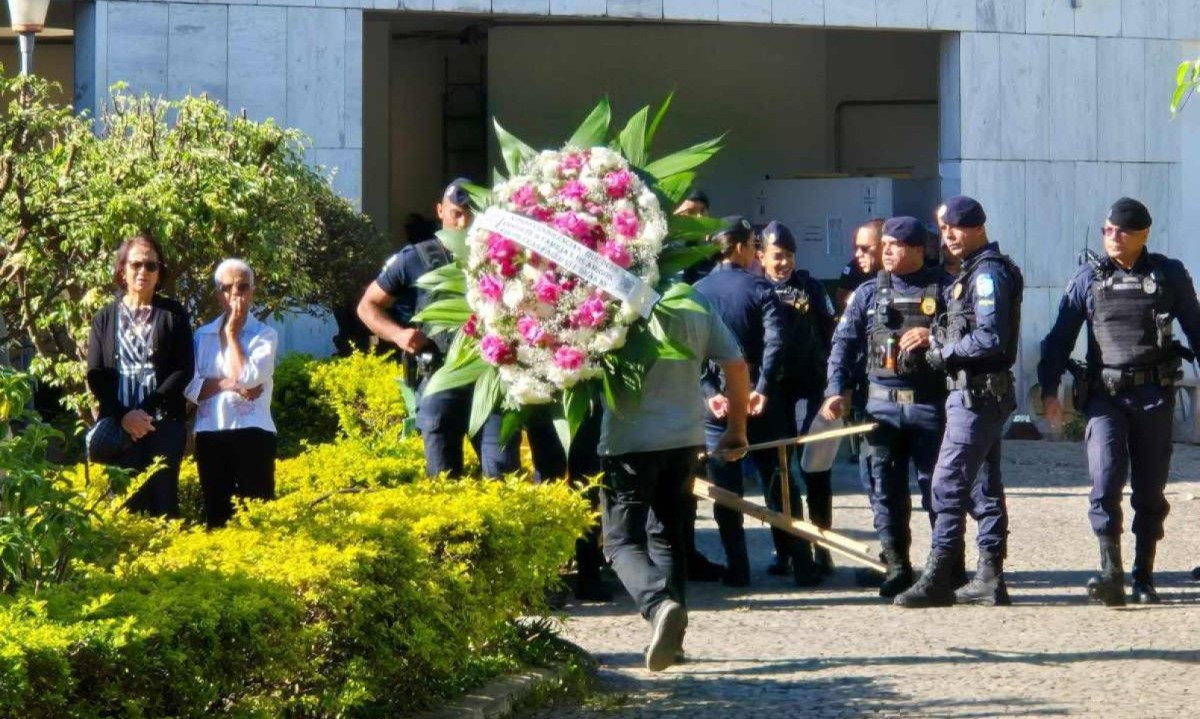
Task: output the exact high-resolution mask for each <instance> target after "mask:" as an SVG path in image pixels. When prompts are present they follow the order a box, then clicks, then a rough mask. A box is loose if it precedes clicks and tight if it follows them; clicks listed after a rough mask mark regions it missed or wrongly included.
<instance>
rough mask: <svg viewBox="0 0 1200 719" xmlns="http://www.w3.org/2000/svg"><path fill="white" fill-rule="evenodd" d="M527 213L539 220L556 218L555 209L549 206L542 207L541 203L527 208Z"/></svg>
mask: <svg viewBox="0 0 1200 719" xmlns="http://www.w3.org/2000/svg"><path fill="white" fill-rule="evenodd" d="M527 214H528V215H529V216H530V217H532V218H533V219H535V220H537V221H538V222H549V221H550V220H552V219H554V210H551V209H550V208H549V207H542V206H541V205H537V206H535V207H530V208H529V209H528V210H527Z"/></svg>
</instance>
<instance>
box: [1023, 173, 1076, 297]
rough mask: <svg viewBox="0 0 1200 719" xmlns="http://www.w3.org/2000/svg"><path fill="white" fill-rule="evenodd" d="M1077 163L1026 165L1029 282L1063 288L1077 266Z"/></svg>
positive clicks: (1026, 229)
mask: <svg viewBox="0 0 1200 719" xmlns="http://www.w3.org/2000/svg"><path fill="white" fill-rule="evenodd" d="M1074 234H1075V163H1073V162H1030V163H1028V164H1026V165H1025V245H1026V248H1036V250H1030V251H1027V252H1026V253H1025V265H1024V267H1023V270H1024V272H1025V284H1026V285H1027V286H1029V287H1063V286H1064V285H1066V283H1067V280H1068V279H1070V277H1071V275H1072V274H1073V273H1074V267H1075V251H1074V250H1075V247H1074V246H1075V242H1074Z"/></svg>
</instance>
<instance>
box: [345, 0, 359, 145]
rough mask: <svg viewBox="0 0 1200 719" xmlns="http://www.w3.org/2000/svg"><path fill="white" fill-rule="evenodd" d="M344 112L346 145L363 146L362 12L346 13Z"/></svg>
mask: <svg viewBox="0 0 1200 719" xmlns="http://www.w3.org/2000/svg"><path fill="white" fill-rule="evenodd" d="M344 87H345V89H344V90H343V93H344V96H345V98H346V99H345V103H344V108H345V109H344V110H343V114H344V117H345V124H346V137H345V140H344V141H343V143H342V144H343V146H344V147H362V146H363V125H362V117H363V22H362V13H360V12H353V11H351V12H347V13H346V73H345V80H344Z"/></svg>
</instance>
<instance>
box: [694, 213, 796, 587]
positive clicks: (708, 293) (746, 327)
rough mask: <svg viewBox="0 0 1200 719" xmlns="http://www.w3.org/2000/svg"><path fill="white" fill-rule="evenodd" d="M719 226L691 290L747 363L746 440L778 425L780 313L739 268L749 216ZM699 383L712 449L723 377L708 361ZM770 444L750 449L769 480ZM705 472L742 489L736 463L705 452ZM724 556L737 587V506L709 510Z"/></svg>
mask: <svg viewBox="0 0 1200 719" xmlns="http://www.w3.org/2000/svg"><path fill="white" fill-rule="evenodd" d="M724 221H725V223H726V227H725V228H724V229H722V230H721V231H719V232H718V233H717V234H716V235H714V236H713V237H712V241H713V242H715V243H717V245H718V247H719V248H720V252H719V255H718V264H717V266H716V267H714V268H713V271H712V272H711V273H710V274H709V275H708V276H707V277H705V278H704V279H702V280H700V282H698V283H697V284H696V291H697V292H699V293H700V294H701V295H704V297H705V298H706V299H707V300H708V301H709V303H710V304H711V305H712V307H713V309H714V311H715V312H716V314H717V316H718V317H720V318H721V320H722V321H724V323H725V325H726V326H727V327H728V328H729V330H730V331H731V332H732V333H733V335H734V337H735V338H736V339H737V341H738V343H739V344H740V345H741V347H742V352H743V354H744V355H745V358H746V364H747V365H749V368H750V381H751V382H752V384H753V391H751V393H750V399H749V402H748V412H749V415H750V420H749V422H748V427H747V432H748V433H749V436H750V441H751V442H761V441H766V440H769V439H775V438H777V437H778V435H777V434H776V433H777V432H778V431H779V428H780V426H781V425H780V423H779V422H778V421H777V420H774V419H773V417H775V416H778V415H770V414H767V413H768V412H778V411H779V410H780V409H781V408H782V403H781V402H779V401H778V397H777V396H774V392H775V390H776V387H777V385H778V380H779V373H780V370H781V369H782V366H781V361H782V359H783V333H784V325H783V313H782V308H781V307H780V303H779V298H778V296H777V295H776V294H775V291H774V289H773V288H772V287H771V284H770V283H769V282H767V281H766V280H765V279H763V278H762V277H761V276H759V275H755V274H751V273H750V272H749V271H748V270H747V268H748V267H749V266H750V264H751V263H752V262H753V261H754V260H755V247H754V231H753V230H752V229H751V227H750V222H749V221H748V220H746V218H744V217H741V216H734V217H726V218H724ZM702 389H703V391H704V396H705V397H706V404H707V405H708V414H707V416H706V418H705V438H706V443H707V445H708V450H709V451H710V452H711V451H713V449H714V448H715V447H716V445H717V442H718V440H719V439H720V437H721V436H722V435H723V434H724V432H725V417H726V412H727V411H728V398H727V397H726V395H725V388H724V378H723V377H722V376H721V375H720V373H719V372H717V371H715V370H714V369H713V368H712V367H711V366H710V368H709V370H708V371H707V372H706V373H705V378H704V380H703V381H702ZM777 456H778V454H777V452H776V451H775V450H773V449H772V450H762V451H759V452H755V453H753V457H754V462H755V464H756V466H757V467H758V470H759V474H760V475H761V476H762V477H764V478H769V477H771V476H773V475H774V474H775V470H776V464H777V463H778V460H777ZM709 473H710V476H711V477H712V479H713V482H714V483H715V484H716V485H717V486H719V487H721V488H722V489H727V490H729V491H731V492H735V493H737V494H738V495H739V496H741V494H742V483H743V477H742V465H741V463H740V462H733V461H730V462H725V461H722V460H719V459H717V458H710V460H709ZM713 514H714V516H715V517H716V520H717V528H718V530H719V531H720V534H721V543H722V544H723V545H724V547H725V558H726V561H727V565H726V569H725V575H724V577H723V578H722V580H721V581H722V582H724V583H725V584H726V585H727V586H734V587H744V586H748V585H749V584H750V560H749V557H748V555H747V553H746V535H745V532H744V530H743V529H742V521H743V517H742V515H741V513H740V512H736V511H734V510H732V509H727V508H725V507H721V506H719V505H718V506H717V507H716V508H715V509H714V511H713Z"/></svg>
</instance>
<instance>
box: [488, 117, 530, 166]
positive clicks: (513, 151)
mask: <svg viewBox="0 0 1200 719" xmlns="http://www.w3.org/2000/svg"><path fill="white" fill-rule="evenodd" d="M492 125H493V126H494V127H495V128H496V141H497V142H499V143H500V156H501V157H503V158H504V166H505V168H507V169H508V174H509V175H516V174H520V172H521V164H522V163H524V162H525V161H527V160H531V159H533V158H534V157H536V156H537V153H536V152H534V150H533V148H532V147H530V146H529V145H526V144H525V143H524V142H521V141H520V140H518V139H517V137H516V135H513V134H512V133H510V132H509V131H508V130H505V129H504V128H503V127H501V126H500V123H499V122H498V121H497V120H496V119H494V118H493V119H492Z"/></svg>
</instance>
